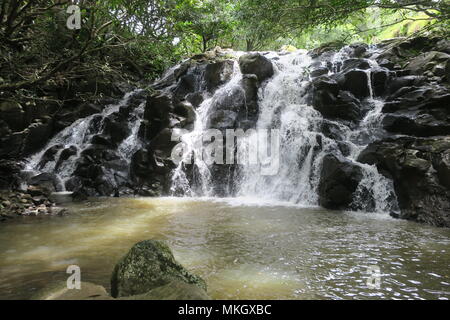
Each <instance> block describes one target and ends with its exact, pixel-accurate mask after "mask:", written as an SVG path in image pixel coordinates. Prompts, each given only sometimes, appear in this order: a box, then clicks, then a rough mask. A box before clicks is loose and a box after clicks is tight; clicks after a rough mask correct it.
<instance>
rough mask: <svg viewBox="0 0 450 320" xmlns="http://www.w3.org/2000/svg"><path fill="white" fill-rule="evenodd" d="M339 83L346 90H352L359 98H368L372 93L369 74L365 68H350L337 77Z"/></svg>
mask: <svg viewBox="0 0 450 320" xmlns="http://www.w3.org/2000/svg"><path fill="white" fill-rule="evenodd" d="M337 81H338V84H339V85H340V87H341V88H342V89H343V90H345V91H350V92H351V93H352V94H353V95H355V96H356V97H357V98H367V97H368V96H369V95H370V87H369V75H368V73H367V72H366V71H363V70H356V69H354V70H350V71H347V72H345V73H342V74H340V75H339V76H338V78H337Z"/></svg>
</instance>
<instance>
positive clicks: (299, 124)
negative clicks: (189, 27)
mask: <svg viewBox="0 0 450 320" xmlns="http://www.w3.org/2000/svg"><path fill="white" fill-rule="evenodd" d="M348 51H349V50H348V48H347V47H346V48H343V49H342V50H341V51H339V52H338V53H336V54H335V55H334V56H333V57H332V60H331V61H332V63H333V66H334V67H333V71H334V72H339V71H340V69H341V66H342V62H343V61H344V60H345V59H347V58H348ZM267 57H268V58H270V59H271V60H272V62H273V64H274V67H275V74H274V76H273V77H272V78H271V79H269V80H268V81H267V82H266V83H265V84H263V86H262V87H261V88H260V90H259V94H258V96H259V102H258V104H259V118H258V121H257V125H256V127H257V129H279V130H280V131H279V132H280V135H281V137H280V138H281V144H280V157H281V159H280V168H279V171H278V173H277V174H275V175H272V176H266V175H262V174H261V170H260V167H259V166H258V165H244V166H241V167H240V168H239V170H238V172H237V175H235V177H234V178H235V187H236V189H237V196H240V197H251V198H264V199H265V200H273V201H280V200H281V201H288V202H292V203H297V204H301V205H305V206H316V205H318V198H319V196H318V190H317V189H318V185H319V181H320V171H321V166H322V160H323V157H324V156H325V155H326V154H329V153H332V152H333V151H335V150H337V149H338V145H337V142H336V141H335V140H332V139H330V138H328V137H326V136H324V135H323V133H322V132H321V125H322V123H323V121H324V119H323V117H322V115H321V114H320V113H319V112H318V111H316V110H315V109H314V108H313V107H312V106H310V105H308V104H307V93H308V90H310V77H309V72H308V71H309V69H310V67H311V66H312V63H313V62H314V61H313V59H312V58H311V57H310V56H309V55H308V54H307V53H306V52H304V51H297V52H296V53H291V54H283V55H279V54H277V53H270V54H268V55H267ZM371 63H372V66H373V67H376V66H375V65H374V63H375V62H371ZM235 69H236V70H235V74H234V75H233V77H232V79H231V80H230V81H229V82H228V83H227V84H225V85H224V86H223V87H222V88H221V89H220V90H218V91H217V92H216V93H215V94H214V95H213V96H212V97H210V98H209V99H207V100H205V102H204V103H203V104H202V105H201V106H200V108H199V109H198V110H197V120H196V123H195V128H194V130H193V131H192V132H191V133H189V134H187V135H184V136H183V137H182V141H183V142H184V143H185V144H186V145H187V147H188V150H189V151H191V152H192V153H193V154H194V158H195V160H196V161H194V163H195V166H196V169H197V171H198V173H199V176H200V186H201V187H200V189H199V190H200V191H199V192H193V189H192V186H191V185H190V182H189V180H188V179H187V177H186V170H185V168H186V162H187V160H188V158H186V159H183V161H182V162H181V163H180V164H179V165H178V167H177V169H176V170H175V171H174V174H173V180H172V191H175V190H179V189H181V190H183V192H184V194H186V195H196V196H199V195H200V196H214V193H213V188H212V186H211V185H212V181H211V172H210V168H209V166H208V165H207V164H206V163H205V162H204V161H203V160H201V154H200V153H201V152H202V151H201V148H199V146H201V145H202V140H201V139H202V131H203V130H204V129H206V124H207V121H208V115H209V112H210V109H211V106H212V105H213V104H214V103H215V101H216V99H217V98H219V97H220V96H221V95H224V94H230V93H231V92H232V88H234V87H235V86H237V85H239V81H240V79H241V75H240V72H239V70H238V68H235ZM367 72H368V73H369V74H368V75H369V77H368V78H369V88H370V96H369V98H367V99H366V100H364V101H363V102H362V103H363V105H364V106H365V107H366V108H367V109H369V111H368V113H367V115H366V116H365V118H364V119H363V120H362V121H361V123H360V125H359V126H358V127H357V128H355V129H350V128H349V127H347V126H346V125H343V124H342V123H339V122H337V121H331V122H332V123H333V124H335V125H336V126H337V127H339V128H340V129H341V131H342V132H343V133H344V136H345V137H346V140H347V141H346V142H347V143H348V144H349V147H350V155H349V156H348V157H347V159H348V160H349V161H351V162H352V163H354V164H355V165H357V166H359V167H360V168H361V169H362V173H363V179H362V181H361V182H360V185H359V186H358V188H357V191H356V192H355V195H354V204H355V206H356V207H359V208H363V209H369V208H374V210H375V211H378V212H388V211H390V210H392V209H394V208H395V206H396V204H395V199H394V201H393V200H392V199H391V195H392V192H391V191H392V190H393V187H392V183H391V181H389V180H388V179H386V178H385V177H384V176H382V175H381V174H379V173H378V171H377V169H376V167H375V166H369V165H366V164H361V163H358V162H357V161H356V159H357V157H358V155H359V154H360V152H361V151H362V150H364V148H366V147H367V145H368V144H369V143H370V142H372V141H373V138H374V137H375V136H376V135H377V133H378V131H379V130H380V127H381V126H380V121H381V119H382V113H381V111H382V108H383V105H384V104H383V101H381V100H378V99H375V98H374V96H373V90H372V86H371V83H370V70H369V71H367ZM239 147H240V146H239ZM189 156H190V153H189ZM189 156H188V157H189ZM368 193H369V194H370V197H369V198H370V199H372V200H370V199H368V197H367V196H365V195H367V194H368ZM369 200H370V201H372V202H374V203H372V204H369V203H366V202H368V201H369ZM372 210H373V209H372Z"/></svg>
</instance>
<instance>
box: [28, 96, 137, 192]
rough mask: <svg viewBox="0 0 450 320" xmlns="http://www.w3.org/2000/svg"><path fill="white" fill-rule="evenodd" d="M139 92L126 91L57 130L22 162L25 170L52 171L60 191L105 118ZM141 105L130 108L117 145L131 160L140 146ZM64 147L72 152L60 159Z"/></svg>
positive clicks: (123, 154) (36, 171) (100, 128)
mask: <svg viewBox="0 0 450 320" xmlns="http://www.w3.org/2000/svg"><path fill="white" fill-rule="evenodd" d="M139 92H141V90H135V91H132V92H129V93H127V94H125V96H124V97H123V98H122V99H121V100H120V101H119V103H116V104H111V105H108V106H106V107H105V108H104V109H103V111H102V112H101V113H100V114H98V113H96V114H93V115H90V116H88V117H86V118H82V119H78V120H77V121H75V122H73V123H72V124H71V125H70V126H68V127H66V128H65V129H63V130H62V131H61V132H59V133H58V134H56V135H55V136H54V137H53V138H52V139H51V140H50V141H49V142H48V143H47V145H46V146H45V147H44V148H43V149H42V150H41V151H39V152H37V153H36V154H34V155H32V156H31V157H30V158H29V159H28V160H27V161H26V162H25V165H24V171H28V172H31V173H33V174H40V173H50V174H54V175H55V176H56V178H57V179H58V180H59V182H60V185H61V188H62V190H61V191H66V189H65V183H66V182H67V181H68V180H69V179H70V178H71V177H72V175H73V173H74V171H75V169H76V165H77V161H78V160H79V159H80V155H81V153H82V152H83V151H84V150H86V149H87V148H88V147H90V146H91V145H92V138H93V137H94V136H95V135H97V134H99V133H101V132H102V130H103V126H104V121H105V119H106V118H107V117H108V116H110V115H112V114H114V113H116V112H119V110H120V108H121V107H123V106H126V105H127V104H128V103H129V101H130V99H131V98H132V97H133V96H134V95H136V94H137V93H139ZM144 107H145V103H141V104H140V105H139V107H138V108H136V109H135V110H134V111H133V112H132V114H131V116H130V121H129V122H128V126H129V128H130V131H131V135H130V136H129V137H128V138H126V139H125V140H124V141H123V142H122V143H121V144H120V145H119V147H118V152H119V154H120V155H121V157H122V159H123V160H124V161H126V162H127V163H129V162H130V159H131V156H132V155H133V153H134V152H135V151H136V150H137V149H139V147H140V142H139V138H138V130H139V126H140V122H141V119H142V114H143V112H144ZM53 150H55V151H54V155H53V156H52V157H51V158H50V159H48V161H44V160H45V158H46V154H49V153H53V152H52V151H53ZM66 150H72V151H73V152H72V153H70V154H69V157H68V158H67V159H64V161H59V160H60V159H61V156H62V154H63V153H64V152H65V151H66ZM61 160H62V159H61Z"/></svg>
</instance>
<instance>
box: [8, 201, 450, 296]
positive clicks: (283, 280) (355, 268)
mask: <svg viewBox="0 0 450 320" xmlns="http://www.w3.org/2000/svg"><path fill="white" fill-rule="evenodd" d="M70 209H71V211H72V212H73V214H71V215H69V216H66V217H54V218H45V219H41V220H36V219H25V220H20V221H14V222H13V223H8V224H2V225H0V299H16V298H21V299H26V298H29V297H30V296H31V295H32V294H33V293H34V292H35V291H36V290H38V289H40V288H42V287H43V286H45V285H46V284H47V283H48V282H49V281H54V280H62V279H66V278H67V276H68V275H66V274H65V270H66V268H67V266H68V265H71V264H76V265H79V266H80V267H81V272H82V280H83V281H90V282H94V283H98V284H102V285H104V286H105V287H107V288H109V278H110V274H111V272H112V269H113V267H114V264H115V263H116V262H117V261H118V259H119V258H120V257H121V256H122V255H124V254H125V253H126V252H127V251H128V250H129V248H130V247H131V246H132V245H133V244H135V243H136V242H138V241H141V240H145V239H151V238H155V239H163V240H167V241H168V243H169V245H170V246H171V248H172V249H173V251H174V254H175V257H176V258H177V259H178V261H180V262H181V263H182V264H183V265H185V266H186V267H187V268H188V269H190V270H192V271H193V272H195V273H198V274H199V275H201V276H203V277H204V278H205V280H206V281H207V282H208V286H209V293H210V295H211V296H212V297H213V298H216V299H366V298H385V299H393V298H394V299H395V298H396V299H449V298H450V272H449V269H448V267H449V265H450V255H449V253H448V250H449V249H450V248H449V244H450V230H448V229H437V228H432V227H428V226H424V225H419V224H416V223H412V222H407V221H399V220H394V219H391V218H390V217H388V216H385V215H379V214H365V213H337V212H330V211H326V210H323V209H315V208H299V207H296V206H292V205H290V206H289V205H283V204H271V205H270V204H263V203H262V201H260V202H259V204H258V201H248V200H246V199H244V200H242V199H241V200H239V199H238V200H236V199H221V200H217V199H216V200H214V199H187V198H180V199H175V198H159V199H100V200H95V201H91V202H90V203H83V204H71V205H70ZM373 265H377V266H379V267H380V269H381V287H380V288H379V289H369V288H368V287H367V283H366V281H367V279H368V277H369V274H368V273H367V269H368V268H369V267H370V266H373Z"/></svg>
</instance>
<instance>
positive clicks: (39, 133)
mask: <svg viewBox="0 0 450 320" xmlns="http://www.w3.org/2000/svg"><path fill="white" fill-rule="evenodd" d="M27 131H28V134H27V136H26V138H25V141H24V147H23V150H22V154H23V155H30V154H32V153H33V152H35V151H37V150H39V149H41V148H42V147H43V146H45V144H46V142H47V141H48V140H49V138H50V137H51V136H52V133H53V120H52V119H51V118H50V117H46V118H44V119H39V120H36V121H35V122H34V123H32V124H31V125H30V126H29V127H28V128H27Z"/></svg>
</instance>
